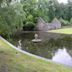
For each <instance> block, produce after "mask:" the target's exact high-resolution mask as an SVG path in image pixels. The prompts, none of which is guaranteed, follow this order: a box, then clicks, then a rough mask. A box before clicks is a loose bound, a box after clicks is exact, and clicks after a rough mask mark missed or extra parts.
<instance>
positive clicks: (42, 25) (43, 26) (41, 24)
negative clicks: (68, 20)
mask: <svg viewBox="0 0 72 72" xmlns="http://www.w3.org/2000/svg"><path fill="white" fill-rule="evenodd" d="M58 28H61V23H60V21H59V20H58V19H57V18H54V19H53V21H52V22H51V23H46V22H45V21H44V20H43V19H42V18H41V17H39V18H38V23H37V25H36V26H35V30H38V31H48V30H51V29H58Z"/></svg>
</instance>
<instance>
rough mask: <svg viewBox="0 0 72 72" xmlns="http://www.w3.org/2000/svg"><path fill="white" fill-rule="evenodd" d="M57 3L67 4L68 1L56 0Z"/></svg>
mask: <svg viewBox="0 0 72 72" xmlns="http://www.w3.org/2000/svg"><path fill="white" fill-rule="evenodd" d="M58 1H59V3H67V1H68V0H58Z"/></svg>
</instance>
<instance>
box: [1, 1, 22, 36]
mask: <svg viewBox="0 0 72 72" xmlns="http://www.w3.org/2000/svg"><path fill="white" fill-rule="evenodd" d="M7 1H8V2H7ZM10 1H11V0H4V1H3V2H5V3H6V5H5V6H4V5H3V4H2V3H3V2H2V3H1V7H0V34H1V35H3V36H8V37H10V35H12V34H13V33H14V32H16V31H17V30H18V29H21V28H22V26H23V24H22V18H21V15H20V14H18V13H17V12H16V10H17V9H15V8H14V7H13V6H14V5H11V4H7V3H11V2H10Z"/></svg>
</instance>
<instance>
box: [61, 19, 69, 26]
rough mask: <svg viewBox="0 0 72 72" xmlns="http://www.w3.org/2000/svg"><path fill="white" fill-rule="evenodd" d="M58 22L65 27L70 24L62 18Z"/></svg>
mask: <svg viewBox="0 0 72 72" xmlns="http://www.w3.org/2000/svg"><path fill="white" fill-rule="evenodd" d="M60 22H61V24H62V26H67V25H69V24H70V23H69V21H68V20H64V19H62V18H60Z"/></svg>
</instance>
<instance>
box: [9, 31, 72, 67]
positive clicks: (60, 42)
mask: <svg viewBox="0 0 72 72" xmlns="http://www.w3.org/2000/svg"><path fill="white" fill-rule="evenodd" d="M35 34H38V35H39V37H38V38H39V39H42V41H41V42H39V43H34V42H32V39H34V35H35ZM19 40H21V44H22V50H25V51H27V52H30V53H32V54H35V55H38V56H41V57H44V58H48V59H51V60H52V61H54V62H57V63H61V64H65V65H68V66H71V67H72V35H64V34H55V33H48V32H39V31H37V32H22V33H20V34H16V35H14V36H13V37H12V39H11V40H10V42H11V43H13V44H14V45H15V46H17V47H18V41H19Z"/></svg>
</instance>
